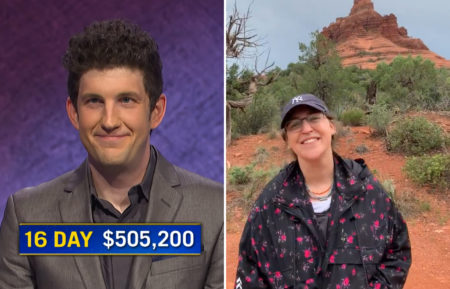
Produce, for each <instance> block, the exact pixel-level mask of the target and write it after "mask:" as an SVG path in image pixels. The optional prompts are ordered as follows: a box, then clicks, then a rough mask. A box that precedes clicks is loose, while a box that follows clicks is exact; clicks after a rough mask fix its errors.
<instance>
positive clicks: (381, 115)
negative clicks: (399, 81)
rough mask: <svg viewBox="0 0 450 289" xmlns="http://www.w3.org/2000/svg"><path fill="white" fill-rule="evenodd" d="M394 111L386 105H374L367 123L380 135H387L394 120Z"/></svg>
mask: <svg viewBox="0 0 450 289" xmlns="http://www.w3.org/2000/svg"><path fill="white" fill-rule="evenodd" d="M392 116H393V113H392V111H390V110H389V109H388V108H387V106H386V105H378V104H376V105H374V106H372V108H371V113H370V114H369V115H368V117H367V124H368V125H369V126H370V127H372V128H373V129H374V130H375V133H376V134H378V135H383V136H385V135H386V133H387V128H388V126H389V124H390V123H391V121H392Z"/></svg>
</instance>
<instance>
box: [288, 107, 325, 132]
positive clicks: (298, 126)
mask: <svg viewBox="0 0 450 289" xmlns="http://www.w3.org/2000/svg"><path fill="white" fill-rule="evenodd" d="M324 116H325V115H324V114H323V113H321V112H319V113H312V114H310V115H308V116H307V117H304V118H294V119H291V120H289V121H288V122H287V123H286V125H285V127H284V129H285V130H286V131H287V132H298V131H300V130H302V129H303V124H304V122H305V121H306V122H307V123H308V124H309V125H310V126H316V125H317V124H319V123H320V121H321V120H322V119H323V117H324Z"/></svg>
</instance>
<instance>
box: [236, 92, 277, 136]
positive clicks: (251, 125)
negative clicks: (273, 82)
mask: <svg viewBox="0 0 450 289" xmlns="http://www.w3.org/2000/svg"><path fill="white" fill-rule="evenodd" d="M278 110H279V109H278V107H277V104H276V100H275V99H274V98H273V97H271V96H268V95H263V94H255V95H254V96H253V101H252V103H250V104H249V105H248V106H246V107H245V109H244V110H240V109H233V110H232V111H231V119H232V125H231V127H232V130H235V131H236V132H237V133H239V134H241V135H249V134H258V133H261V132H268V131H270V130H271V127H272V125H273V123H274V122H275V118H276V116H277V115H279V111H278Z"/></svg>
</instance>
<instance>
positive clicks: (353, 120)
mask: <svg viewBox="0 0 450 289" xmlns="http://www.w3.org/2000/svg"><path fill="white" fill-rule="evenodd" d="M365 116H366V114H365V112H364V111H363V110H362V109H359V108H355V109H351V110H347V111H344V112H343V113H342V114H341V115H340V117H339V119H340V120H341V121H342V122H343V123H344V125H351V126H358V125H362V124H364V121H365Z"/></svg>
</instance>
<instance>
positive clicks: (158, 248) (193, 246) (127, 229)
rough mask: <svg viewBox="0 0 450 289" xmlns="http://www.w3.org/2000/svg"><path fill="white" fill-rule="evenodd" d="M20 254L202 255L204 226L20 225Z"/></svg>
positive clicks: (156, 224) (140, 224)
mask: <svg viewBox="0 0 450 289" xmlns="http://www.w3.org/2000/svg"><path fill="white" fill-rule="evenodd" d="M19 234H20V235H19V253H20V254H21V255H199V254H200V253H201V225H200V224H192V223H183V224H173V223H165V224H161V223H152V224H147V223H138V224H123V223H121V224H93V223H86V224H84V223H77V224H68V223H60V224H48V223H39V224H37V223H27V224H25V223H24V224H20V228H19Z"/></svg>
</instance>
